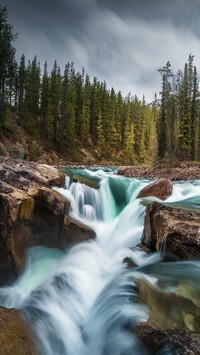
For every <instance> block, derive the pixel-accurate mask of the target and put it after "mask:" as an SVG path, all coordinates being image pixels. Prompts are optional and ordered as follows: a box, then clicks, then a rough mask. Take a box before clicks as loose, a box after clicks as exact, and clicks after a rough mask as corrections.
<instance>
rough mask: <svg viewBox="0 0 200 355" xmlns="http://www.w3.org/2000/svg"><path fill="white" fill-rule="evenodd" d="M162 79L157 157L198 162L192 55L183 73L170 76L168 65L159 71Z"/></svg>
mask: <svg viewBox="0 0 200 355" xmlns="http://www.w3.org/2000/svg"><path fill="white" fill-rule="evenodd" d="M158 71H159V72H160V74H161V77H162V91H161V103H160V109H159V111H160V113H159V125H158V157H159V158H160V159H163V158H168V159H169V160H170V161H174V160H177V159H178V160H195V161H199V160H200V92H199V80H198V74H197V69H196V66H195V65H194V56H193V55H192V54H190V55H189V57H188V61H187V63H185V66H184V69H183V71H181V70H179V71H178V72H177V73H176V74H173V71H172V68H171V63H170V62H167V64H166V65H165V66H164V67H163V68H160V69H159V70H158Z"/></svg>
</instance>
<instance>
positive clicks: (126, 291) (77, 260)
mask: <svg viewBox="0 0 200 355" xmlns="http://www.w3.org/2000/svg"><path fill="white" fill-rule="evenodd" d="M108 170H109V169H108ZM78 173H79V174H83V175H84V176H86V177H88V178H89V179H90V180H91V181H95V182H98V185H99V188H98V189H95V188H92V187H89V186H86V185H84V184H81V183H79V182H76V183H75V182H72V181H71V179H70V177H67V178H66V186H65V188H56V190H57V191H59V192H60V193H61V194H62V195H64V196H66V198H68V199H69V200H70V201H71V210H70V215H71V216H72V217H74V218H76V219H78V220H80V221H82V222H83V223H85V224H87V225H89V226H91V227H92V228H93V229H94V230H95V232H96V235H97V237H96V239H95V240H93V241H88V242H84V243H81V244H78V245H76V246H74V247H72V248H68V249H67V250H65V251H59V250H54V249H49V248H45V247H34V248H31V249H30V250H29V251H28V252H27V259H26V265H25V266H24V269H23V272H22V273H21V275H20V276H19V277H18V279H17V281H16V282H15V284H14V285H13V286H9V287H4V288H1V289H0V303H1V305H3V306H6V307H8V308H12V307H14V308H17V309H19V311H20V312H21V313H22V315H23V317H24V318H25V320H26V321H27V322H28V324H30V326H31V327H32V329H33V331H34V333H35V334H36V338H37V340H38V347H39V350H40V352H41V354H44V355H55V354H59V355H90V354H91V355H104V354H105V355H129V354H130V355H131V354H148V353H149V352H148V350H147V349H146V348H145V347H143V345H142V344H141V343H140V342H139V341H138V339H137V337H136V336H135V335H134V328H135V326H136V324H138V323H139V322H142V321H145V320H147V319H148V317H149V310H148V307H146V306H144V305H141V304H140V303H139V302H138V297H137V285H136V283H135V280H136V278H141V279H145V278H146V279H148V281H149V282H151V283H152V284H156V283H157V282H158V281H159V279H160V278H162V277H163V275H165V276H166V275H167V279H168V285H167V287H168V288H170V287H173V288H174V287H176V286H177V287H178V285H179V282H180V280H181V279H183V277H184V280H185V282H187V280H189V281H190V283H191V280H192V281H193V283H192V285H193V287H194V289H195V288H196V289H197V288H198V287H199V286H198V275H199V270H200V262H199V261H191V262H184V261H182V262H180V261H179V262H176V263H164V262H161V255H160V254H159V253H155V254H153V255H150V256H149V255H147V254H145V253H144V252H142V251H140V250H138V249H137V248H136V246H137V245H138V243H139V241H140V238H141V234H142V230H143V224H144V214H145V205H146V203H147V202H149V201H151V200H153V198H150V199H148V198H146V199H137V198H136V197H137V195H138V193H139V191H140V190H141V188H142V187H144V186H146V185H147V184H148V183H149V181H148V180H143V179H131V178H125V177H120V176H118V175H115V173H114V171H112V170H110V171H103V170H101V169H99V170H96V171H92V170H82V171H81V170H80V171H78ZM155 200H156V199H155ZM144 202H145V203H144ZM165 202H166V204H168V205H171V206H182V207H185V208H194V209H197V208H200V181H193V182H192V181H191V182H185V183H183V182H180V183H175V184H174V187H173V194H172V196H171V197H169V198H168V199H167V200H166V201H165ZM130 248H131V249H130ZM126 257H129V258H130V259H131V260H132V261H133V262H134V264H135V265H136V266H135V268H132V269H128V268H127V265H126V263H124V259H125V258H126ZM175 264H176V267H174V265H175ZM189 281H188V282H189ZM170 285H171V286H170Z"/></svg>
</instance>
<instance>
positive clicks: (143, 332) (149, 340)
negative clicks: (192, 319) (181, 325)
mask: <svg viewBox="0 0 200 355" xmlns="http://www.w3.org/2000/svg"><path fill="white" fill-rule="evenodd" d="M136 334H137V336H138V338H139V339H140V340H141V341H142V343H143V344H145V345H146V347H147V348H148V349H149V350H150V351H151V354H160V353H161V354H190V355H197V354H199V353H200V340H199V338H198V337H197V336H196V335H195V334H194V335H193V334H190V335H188V334H186V333H185V332H184V331H178V330H172V329H165V330H160V329H155V328H153V327H151V326H149V325H148V324H146V323H141V324H139V325H138V326H137V328H136Z"/></svg>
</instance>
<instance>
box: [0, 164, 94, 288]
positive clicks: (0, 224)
mask: <svg viewBox="0 0 200 355" xmlns="http://www.w3.org/2000/svg"><path fill="white" fill-rule="evenodd" d="M0 176H1V178H2V180H0V284H5V283H9V282H12V281H13V280H14V279H15V278H16V274H18V273H19V272H20V270H21V269H22V266H23V263H24V258H25V252H26V249H27V248H29V247H32V246H36V245H44V246H47V247H52V248H60V249H63V248H65V247H66V246H69V245H73V244H75V243H78V242H80V241H83V240H88V239H90V238H93V237H94V236H95V233H94V232H93V231H91V230H90V229H89V228H87V227H85V226H80V225H78V223H77V222H76V221H72V220H71V221H70V223H69V221H68V222H66V220H67V219H66V218H67V217H65V215H66V213H68V211H69V207H70V202H69V201H68V200H67V199H66V198H64V197H63V196H61V195H60V194H59V193H58V192H56V191H54V190H52V189H51V188H50V185H51V184H53V185H54V184H55V183H57V184H58V185H60V184H61V182H62V181H63V184H64V175H63V174H60V172H58V171H57V169H55V168H51V167H49V166H46V165H41V164H36V163H29V164H26V163H19V162H17V163H16V164H15V162H13V161H11V162H10V161H6V163H5V162H4V163H3V166H2V164H0Z"/></svg>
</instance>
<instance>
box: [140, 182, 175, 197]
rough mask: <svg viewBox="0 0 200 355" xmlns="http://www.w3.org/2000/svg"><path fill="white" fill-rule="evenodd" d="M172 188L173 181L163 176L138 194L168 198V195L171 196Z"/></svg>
mask: <svg viewBox="0 0 200 355" xmlns="http://www.w3.org/2000/svg"><path fill="white" fill-rule="evenodd" d="M172 190H173V186H172V183H171V181H170V180H169V179H166V178H161V179H158V180H156V181H154V182H152V183H151V184H149V185H147V186H145V187H144V188H143V189H142V190H141V191H140V193H139V194H138V197H146V196H155V197H158V198H159V199H160V200H166V198H167V197H169V196H171V194H172Z"/></svg>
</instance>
